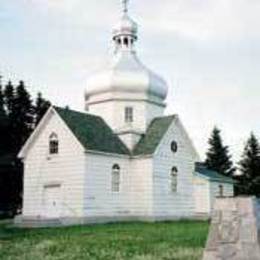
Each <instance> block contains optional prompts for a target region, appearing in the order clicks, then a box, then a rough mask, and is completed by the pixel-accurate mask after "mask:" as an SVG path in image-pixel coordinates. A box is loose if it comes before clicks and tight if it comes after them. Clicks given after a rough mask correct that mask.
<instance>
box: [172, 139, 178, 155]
mask: <svg viewBox="0 0 260 260" xmlns="http://www.w3.org/2000/svg"><path fill="white" fill-rule="evenodd" d="M171 150H172V152H173V153H177V151H178V144H177V142H176V141H172V142H171Z"/></svg>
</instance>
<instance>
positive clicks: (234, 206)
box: [203, 197, 260, 260]
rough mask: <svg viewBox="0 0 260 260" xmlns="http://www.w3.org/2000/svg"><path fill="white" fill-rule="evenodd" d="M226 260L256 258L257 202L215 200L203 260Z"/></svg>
mask: <svg viewBox="0 0 260 260" xmlns="http://www.w3.org/2000/svg"><path fill="white" fill-rule="evenodd" d="M226 259H229V260H247V259H248V260H259V259H260V200H257V199H256V198H254V197H237V198H218V199H217V200H216V202H215V205H214V211H213V215H212V222H211V227H210V231H209V236H208V240H207V244H206V249H205V251H204V256H203V260H226Z"/></svg>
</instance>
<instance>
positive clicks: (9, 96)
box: [4, 81, 14, 115]
mask: <svg viewBox="0 0 260 260" xmlns="http://www.w3.org/2000/svg"><path fill="white" fill-rule="evenodd" d="M4 101H5V106H6V111H7V114H8V115H10V114H12V113H13V107H14V86H13V84H12V82H11V81H9V82H8V84H7V85H6V86H5V90H4Z"/></svg>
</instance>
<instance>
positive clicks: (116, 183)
mask: <svg viewBox="0 0 260 260" xmlns="http://www.w3.org/2000/svg"><path fill="white" fill-rule="evenodd" d="M111 190H112V192H119V191H120V167H119V165H118V164H115V165H114V166H113V167H112V180H111Z"/></svg>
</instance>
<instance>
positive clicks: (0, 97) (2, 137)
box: [0, 76, 8, 156]
mask: <svg viewBox="0 0 260 260" xmlns="http://www.w3.org/2000/svg"><path fill="white" fill-rule="evenodd" d="M1 78H2V77H1V76H0V156H1V154H3V153H5V150H6V149H7V144H8V129H7V127H8V120H7V116H6V111H5V107H4V93H3V87H2V81H1Z"/></svg>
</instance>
